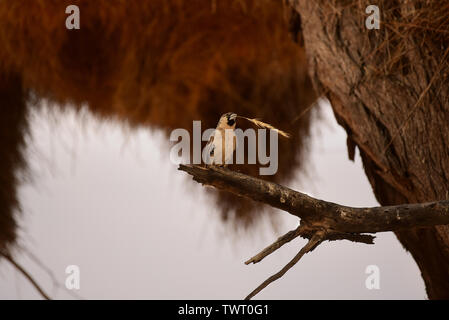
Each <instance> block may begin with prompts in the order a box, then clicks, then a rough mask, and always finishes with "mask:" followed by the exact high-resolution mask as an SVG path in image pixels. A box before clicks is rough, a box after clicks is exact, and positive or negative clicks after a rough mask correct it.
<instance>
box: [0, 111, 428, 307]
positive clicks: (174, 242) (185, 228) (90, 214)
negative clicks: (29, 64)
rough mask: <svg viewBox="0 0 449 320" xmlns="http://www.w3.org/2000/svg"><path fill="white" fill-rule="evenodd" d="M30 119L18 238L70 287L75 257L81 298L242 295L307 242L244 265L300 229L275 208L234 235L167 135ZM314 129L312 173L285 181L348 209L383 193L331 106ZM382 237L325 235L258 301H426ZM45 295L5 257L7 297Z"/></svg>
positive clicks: (1, 281)
mask: <svg viewBox="0 0 449 320" xmlns="http://www.w3.org/2000/svg"><path fill="white" fill-rule="evenodd" d="M52 113H53V114H51V115H49V114H48V111H46V109H45V108H44V110H42V111H40V112H36V113H34V114H33V117H32V125H31V133H32V142H31V143H30V144H29V147H28V150H27V154H28V157H29V159H30V161H31V177H32V181H29V182H27V183H24V184H23V185H22V186H21V188H20V200H21V203H22V205H23V208H24V210H23V211H24V213H23V215H22V216H21V219H20V226H21V232H20V241H19V242H20V245H21V246H23V247H25V248H27V250H29V251H31V252H33V253H34V255H36V256H37V257H38V258H39V259H40V260H41V261H43V262H44V263H45V264H46V265H47V266H48V267H49V268H50V269H51V270H52V271H53V273H54V275H55V276H56V278H57V279H58V281H59V282H60V283H61V284H64V282H65V278H66V274H65V268H66V267H67V266H68V265H73V264H74V265H78V266H79V267H80V271H81V289H80V290H79V291H76V293H77V294H79V295H81V296H82V297H84V298H86V299H115V298H124V299H134V298H136V299H241V298H244V297H245V296H246V295H247V294H248V293H249V292H250V291H252V290H253V289H254V288H255V287H256V286H257V285H259V284H260V283H261V282H262V281H263V280H265V279H266V278H267V277H268V276H270V275H271V274H273V273H275V272H277V271H278V270H279V269H280V268H282V267H283V266H284V265H285V264H286V263H287V262H288V261H289V260H290V259H291V258H292V257H293V256H294V255H295V254H296V253H297V251H298V250H299V249H300V247H301V245H303V244H304V243H305V240H303V239H297V240H296V241H293V242H292V243H290V244H289V245H287V246H285V247H284V248H282V249H281V250H278V252H276V253H274V254H273V255H272V256H270V257H268V258H267V259H266V260H264V261H263V262H261V263H259V264H257V265H251V266H246V265H244V264H243V262H244V261H245V260H246V259H247V258H249V257H251V256H252V255H254V254H255V253H257V252H258V251H259V250H261V249H262V248H264V247H265V246H266V245H268V244H270V243H271V242H272V241H274V240H275V239H276V238H277V237H278V236H279V235H280V234H282V233H285V232H286V231H288V230H291V229H294V228H295V227H296V225H297V221H296V219H295V218H293V217H289V216H288V215H287V214H285V213H279V216H280V218H279V220H280V226H279V228H278V230H277V231H274V230H273V228H271V227H270V225H269V223H268V222H265V223H263V224H262V226H261V227H259V228H256V229H251V230H249V231H248V232H247V233H246V234H245V233H239V234H234V235H233V234H232V233H230V232H229V229H228V228H226V227H224V226H223V225H222V224H221V222H220V220H219V217H218V210H217V209H216V208H215V207H214V205H213V200H212V199H210V198H209V196H210V195H208V194H207V193H205V192H204V188H203V187H202V186H200V185H198V184H196V183H194V182H192V181H189V182H186V181H188V180H190V178H188V177H187V176H186V174H185V173H183V172H179V171H177V170H176V166H175V165H174V164H172V163H170V161H169V149H168V148H167V147H164V146H166V145H167V144H168V139H167V138H166V137H164V136H163V135H162V134H160V133H158V132H150V131H148V130H144V129H140V130H137V131H130V130H123V128H122V127H120V126H118V125H116V124H113V123H105V122H99V121H96V120H95V119H93V118H92V117H91V116H90V115H89V114H88V113H81V114H80V115H74V114H73V113H70V112H69V113H66V114H60V113H58V114H54V112H52ZM323 115H324V119H323V121H321V122H320V123H319V124H318V125H315V128H314V130H313V138H312V146H311V147H312V148H311V156H310V160H309V166H308V170H307V177H301V178H299V176H300V174H298V178H297V179H295V181H294V182H292V183H290V184H289V186H290V187H292V188H294V189H297V190H300V191H305V192H307V193H309V194H312V195H313V196H315V197H319V198H322V199H325V200H329V201H333V202H338V203H341V204H345V205H352V206H374V205H376V204H377V203H376V201H375V199H374V197H373V195H372V191H371V188H370V186H369V184H368V181H367V179H366V177H365V174H364V172H363V169H362V165H361V161H360V157H359V156H357V159H356V161H355V163H353V162H351V161H349V160H348V158H347V155H346V140H345V139H346V135H345V133H344V131H343V130H342V129H341V128H340V127H339V126H338V125H337V124H336V122H335V119H334V117H333V114H332V111H331V109H330V106H328V105H327V104H324V105H323ZM375 242H376V243H375V245H371V246H369V245H363V244H354V243H350V242H347V241H342V242H332V243H325V244H323V245H321V246H320V247H318V248H317V249H316V250H315V251H314V252H313V253H312V254H308V255H306V256H305V257H304V258H303V259H302V261H300V262H299V263H298V264H297V265H296V266H295V267H294V268H293V269H292V270H290V271H289V272H288V273H287V274H286V275H285V276H284V277H283V278H282V279H280V280H279V281H277V282H275V283H273V284H271V285H270V286H269V287H268V288H266V289H265V290H264V291H263V292H261V293H260V294H259V295H258V296H257V297H256V298H260V299H395V298H398V299H424V298H425V297H426V295H425V290H424V284H423V281H422V279H421V277H420V272H419V270H418V268H417V266H416V264H415V262H414V261H413V259H412V257H411V256H410V254H409V253H407V252H405V250H404V249H403V248H402V247H401V245H400V244H399V242H398V241H397V240H396V238H395V237H394V235H393V234H392V233H382V234H378V235H377V238H376V241H375ZM17 260H18V261H19V262H20V263H22V264H23V265H24V266H25V267H26V269H27V270H29V271H30V273H31V274H33V275H34V277H35V278H36V279H37V280H38V281H39V283H41V284H42V285H43V287H44V288H45V289H46V290H47V291H48V293H49V294H50V295H51V296H52V297H54V298H57V299H70V298H72V297H71V296H70V295H68V294H67V293H66V292H65V291H64V289H58V288H55V287H54V286H53V284H52V281H51V279H50V277H49V276H47V274H46V273H45V272H44V271H43V270H42V268H41V267H39V266H38V265H37V264H36V263H35V262H34V261H33V260H32V259H30V258H29V257H28V256H27V255H26V254H24V253H19V254H18V255H17ZM368 265H377V266H378V267H379V268H380V289H379V290H368V289H367V288H366V287H365V279H366V277H367V276H368V275H367V274H365V269H366V267H367V266H368ZM36 298H40V297H39V295H38V294H37V293H36V291H35V290H34V288H33V287H32V286H31V285H30V284H29V283H28V282H27V280H25V279H24V278H23V277H22V276H21V275H20V274H19V273H18V272H17V271H15V270H14V269H13V268H12V267H11V266H10V265H9V264H8V263H7V262H6V261H1V262H0V299H36Z"/></svg>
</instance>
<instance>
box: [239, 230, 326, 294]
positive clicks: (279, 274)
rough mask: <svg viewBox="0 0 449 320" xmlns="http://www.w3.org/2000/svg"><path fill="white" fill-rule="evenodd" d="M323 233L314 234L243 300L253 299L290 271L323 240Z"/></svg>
mask: <svg viewBox="0 0 449 320" xmlns="http://www.w3.org/2000/svg"><path fill="white" fill-rule="evenodd" d="M324 236H325V233H324V232H323V231H318V232H316V233H315V234H314V235H313V237H312V238H311V239H310V240H309V242H307V244H306V245H305V246H304V247H303V248H302V249H301V250H300V251H299V252H298V254H297V255H296V256H295V257H294V258H293V259H292V260H291V261H290V262H289V263H287V265H286V266H285V267H283V268H282V269H281V270H280V271H279V272H277V273H275V274H274V275H272V276H271V277H269V278H268V279H267V280H265V281H264V282H262V284H261V285H260V286H258V287H257V288H256V289H254V290H253V291H252V292H251V293H250V294H249V295H248V296H247V297H246V298H245V300H249V299H251V298H252V297H254V296H255V295H256V294H258V293H259V292H260V291H262V290H263V289H264V288H265V287H266V286H268V285H269V284H270V283H272V282H274V281H276V280H277V279H279V278H280V277H282V276H283V275H284V274H285V273H286V272H287V271H288V270H290V269H291V268H292V267H293V266H294V265H295V264H296V263H298V261H299V260H300V259H301V258H302V256H303V255H305V254H306V253H308V252H310V251H312V250H313V249H315V248H316V247H317V246H318V245H319V244H320V243H321V242H322V241H323V240H324V239H325V238H324Z"/></svg>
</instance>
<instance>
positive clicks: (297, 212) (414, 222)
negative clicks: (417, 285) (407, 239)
mask: <svg viewBox="0 0 449 320" xmlns="http://www.w3.org/2000/svg"><path fill="white" fill-rule="evenodd" d="M178 169H179V170H182V171H185V172H186V173H188V174H190V175H192V176H193V180H195V181H197V182H199V183H201V184H203V185H209V186H213V187H215V188H217V189H221V190H225V191H228V192H232V193H234V194H237V195H239V196H243V197H247V198H250V199H252V200H254V201H258V202H262V203H265V204H268V205H270V206H272V207H274V208H278V209H281V210H283V211H286V212H288V213H290V214H292V215H294V216H296V217H298V218H300V219H301V220H300V226H299V227H298V228H296V229H295V230H292V231H290V232H288V233H287V234H285V235H283V236H281V237H280V238H278V239H277V240H276V241H275V242H274V243H273V244H271V245H270V246H268V247H267V248H265V249H264V250H262V251H261V252H260V253H259V254H257V255H256V256H254V257H253V258H251V259H249V260H248V261H246V262H245V264H250V263H257V262H260V261H261V260H262V259H263V258H265V257H266V256H268V255H269V254H271V253H273V252H275V251H276V250H277V249H279V248H280V247H281V246H283V245H284V244H286V243H287V242H289V241H291V240H293V239H295V238H296V237H298V236H301V237H303V238H307V239H310V241H309V242H308V244H307V245H306V246H305V247H304V248H302V249H301V251H300V252H299V253H298V254H297V255H296V256H295V258H293V260H292V261H290V262H289V263H288V264H287V265H286V266H285V267H284V268H283V269H282V270H281V271H279V272H278V273H276V274H275V275H273V276H271V277H270V278H268V279H267V280H266V281H265V282H263V283H262V284H261V285H260V286H259V287H258V288H257V289H255V290H254V291H253V292H252V293H251V294H250V295H248V297H247V299H250V298H252V297H253V296H254V295H256V294H257V293H258V292H260V291H261V290H262V289H263V288H265V287H266V286H268V285H269V284H270V283H271V282H273V281H275V280H277V279H279V278H280V277H282V275H284V274H285V272H287V271H288V270H289V269H290V268H291V267H293V266H294V265H295V264H296V263H297V262H298V261H299V259H300V258H301V257H302V256H303V255H304V254H305V253H307V252H310V251H311V250H313V249H314V248H315V247H316V246H318V245H319V244H320V243H321V242H323V241H325V240H328V241H333V240H350V241H355V242H362V243H367V244H372V243H373V240H374V236H373V235H370V234H366V233H377V232H386V231H399V230H404V229H408V228H415V227H430V226H436V225H447V224H449V200H442V201H434V202H427V203H416V204H404V205H397V206H381V207H371V208H354V207H348V206H343V205H339V204H336V203H332V202H328V201H324V200H320V199H316V198H313V197H310V196H308V195H306V194H304V193H301V192H298V191H295V190H292V189H290V188H287V187H285V186H282V185H279V184H276V183H274V182H269V181H265V180H262V179H259V178H255V177H251V176H248V175H245V174H242V173H239V172H235V171H231V170H229V169H226V168H220V167H215V166H207V167H204V166H198V165H183V164H181V165H179V168H178Z"/></svg>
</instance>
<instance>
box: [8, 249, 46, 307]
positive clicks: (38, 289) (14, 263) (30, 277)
mask: <svg viewBox="0 0 449 320" xmlns="http://www.w3.org/2000/svg"><path fill="white" fill-rule="evenodd" d="M0 255H1V256H3V257H4V258H5V259H6V260H7V261H8V262H9V263H11V264H12V265H13V266H14V267H15V268H16V269H17V270H19V271H20V273H22V274H23V275H24V276H25V278H27V279H28V281H30V282H31V284H32V285H33V286H34V287H35V288H36V290H37V291H38V292H39V294H40V295H41V296H42V297H43V298H44V299H45V300H51V298H50V297H49V296H48V295H47V294H46V293H45V291H44V290H43V289H42V288H41V287H40V286H39V284H38V283H37V282H36V281H35V280H34V279H33V277H32V276H31V275H30V274H29V273H28V272H27V271H26V270H25V269H24V268H23V267H22V266H21V265H20V264H18V263H17V262H16V261H15V260H14V259H13V257H11V256H10V255H9V254H7V253H4V252H2V251H0Z"/></svg>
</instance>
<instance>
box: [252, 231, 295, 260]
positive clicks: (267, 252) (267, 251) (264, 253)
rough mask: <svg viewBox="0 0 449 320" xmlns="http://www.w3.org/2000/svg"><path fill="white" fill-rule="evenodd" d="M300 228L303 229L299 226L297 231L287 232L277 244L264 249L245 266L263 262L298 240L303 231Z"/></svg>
mask: <svg viewBox="0 0 449 320" xmlns="http://www.w3.org/2000/svg"><path fill="white" fill-rule="evenodd" d="M300 228H301V226H299V227H298V228H296V229H295V230H292V231H289V232H287V233H286V234H284V235H283V236H280V237H279V238H278V239H277V240H276V241H275V242H273V243H272V244H270V245H269V246H268V247H266V248H265V249H263V250H262V251H261V252H259V253H258V254H256V255H255V256H254V257H252V258H251V259H249V260H247V261H245V264H250V263H254V264H255V263H258V262H260V261H262V260H263V259H264V258H265V257H267V256H268V255H270V254H271V253H273V252H274V251H276V250H277V249H279V248H280V247H282V246H283V245H284V244H286V243H288V242H290V241H292V240H293V239H295V238H297V237H298V236H299V235H300V230H301V229H300Z"/></svg>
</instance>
